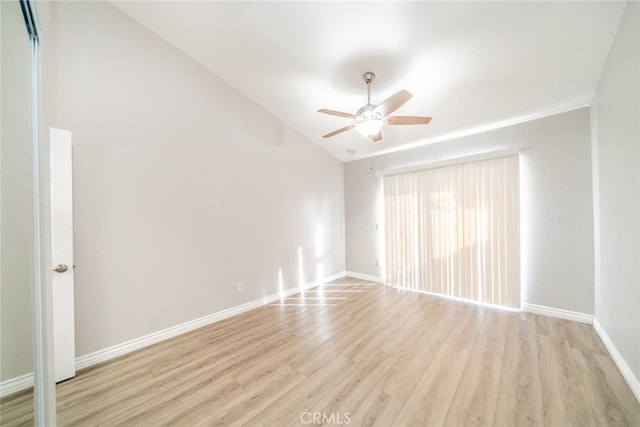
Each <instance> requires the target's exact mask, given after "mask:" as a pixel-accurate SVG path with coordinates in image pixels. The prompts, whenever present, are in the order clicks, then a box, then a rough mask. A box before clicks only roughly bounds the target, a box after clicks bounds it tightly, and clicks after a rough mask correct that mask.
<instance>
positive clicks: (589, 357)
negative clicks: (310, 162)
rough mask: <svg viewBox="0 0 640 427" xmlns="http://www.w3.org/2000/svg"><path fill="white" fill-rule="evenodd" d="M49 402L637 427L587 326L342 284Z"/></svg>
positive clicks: (196, 411) (20, 415) (12, 401)
mask: <svg viewBox="0 0 640 427" xmlns="http://www.w3.org/2000/svg"><path fill="white" fill-rule="evenodd" d="M322 298H324V300H323V299H322ZM335 298H344V299H335ZM289 303H293V305H291V304H289ZM56 390H57V401H58V408H57V412H58V425H59V426H62V427H64V426H86V425H87V426H88V425H91V426H93V425H102V426H153V427H155V426H160V425H174V426H180V427H182V426H185V427H189V426H194V425H202V426H210V425H225V426H239V425H245V426H251V427H259V426H274V427H281V426H286V425H302V426H304V425H309V424H311V425H314V424H313V423H309V422H310V421H316V420H317V421H318V422H317V423H315V425H319V424H323V425H345V421H346V416H347V415H348V416H349V420H350V423H349V424H350V425H357V426H369V425H378V426H385V427H386V426H392V425H397V426H429V425H438V426H440V425H453V426H458V425H463V426H468V425H475V424H482V425H491V424H493V425H496V426H505V427H507V426H508V427H511V426H527V425H531V426H543V425H546V426H551V427H555V426H562V427H565V426H567V427H568V426H580V427H582V426H589V425H597V426H608V425H621V426H634V427H637V426H639V425H640V403H638V401H637V400H636V399H635V396H634V395H633V393H632V392H631V390H630V389H629V387H628V386H627V384H626V383H625V381H624V378H623V377H622V376H621V375H620V373H619V372H618V370H617V368H616V366H615V363H614V362H613V360H612V359H611V357H610V356H609V354H608V353H607V351H606V348H605V347H604V345H603V344H602V342H601V341H600V339H599V337H598V336H597V334H596V333H595V331H594V329H593V327H592V326H591V325H586V324H581V323H576V322H571V321H567V320H562V319H553V318H549V317H545V316H540V315H534V314H529V313H519V312H512V311H504V310H498V309H494V308H489V307H484V306H478V305H474V304H469V303H465V302H461V301H452V300H450V299H445V298H440V297H437V296H434V295H426V294H421V293H417V292H414V291H407V290H398V289H395V288H393V287H389V286H383V285H378V284H374V283H371V282H367V281H363V280H360V279H352V278H342V279H338V280H336V281H334V282H332V283H329V284H326V285H324V286H321V287H317V288H315V289H313V290H308V291H305V293H304V295H302V294H298V295H292V296H290V297H288V298H287V299H283V300H282V301H280V300H278V301H276V302H274V303H273V304H268V305H265V306H262V307H259V308H257V309H255V310H252V311H249V312H245V313H242V314H240V315H238V316H234V317H232V318H227V319H224V320H222V321H220V322H217V323H214V324H211V325H208V326H205V327H202V328H200V329H197V330H194V331H191V332H189V333H186V334H184V335H181V336H177V337H174V338H172V339H169V340H166V341H163V342H160V343H157V344H154V345H152V346H149V347H147V348H143V349H141V350H138V351H135V352H132V353H129V354H126V355H123V356H121V357H118V358H116V359H113V360H110V361H107V362H104V363H101V364H99V365H95V366H92V367H90V368H87V369H83V370H81V371H80V372H79V373H78V375H77V376H76V377H75V378H72V379H70V380H68V381H65V382H62V383H60V384H58V385H57V387H56ZM32 399H33V396H32V393H31V392H30V391H26V392H22V393H17V394H15V395H13V396H8V397H5V398H3V399H1V400H0V417H1V418H0V425H2V426H3V427H4V426H30V425H33V402H32ZM301 416H306V417H307V418H306V419H302V418H301ZM308 417H316V419H315V420H314V419H311V418H308ZM317 417H320V418H317ZM304 421H306V422H304Z"/></svg>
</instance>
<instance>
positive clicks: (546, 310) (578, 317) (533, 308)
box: [522, 302, 593, 325]
mask: <svg viewBox="0 0 640 427" xmlns="http://www.w3.org/2000/svg"><path fill="white" fill-rule="evenodd" d="M522 310H523V311H526V312H529V313H533V314H542V315H544V316H551V317H558V318H560V319H565V320H573V321H574V322H580V323H588V324H590V325H592V324H593V316H592V315H591V314H586V313H580V312H577V311H569V310H563V309H561V308H553V307H545V306H543V305H535V304H529V303H526V302H525V303H523V304H522Z"/></svg>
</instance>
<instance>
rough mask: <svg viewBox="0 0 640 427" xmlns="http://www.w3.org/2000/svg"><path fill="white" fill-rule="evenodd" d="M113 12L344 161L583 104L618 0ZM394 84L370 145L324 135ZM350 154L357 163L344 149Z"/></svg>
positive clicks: (174, 6)
mask: <svg viewBox="0 0 640 427" xmlns="http://www.w3.org/2000/svg"><path fill="white" fill-rule="evenodd" d="M114 4H115V5H116V6H117V7H118V8H120V9H121V10H122V11H124V12H125V13H126V14H128V15H130V16H131V17H133V18H134V19H136V20H137V21H139V22H140V23H142V24H143V25H145V26H147V27H148V28H149V29H151V30H152V31H154V32H155V33H157V34H158V35H159V36H160V37H162V38H164V39H165V40H167V41H168V42H169V43H171V44H173V45H174V46H176V47H177V48H179V49H180V50H182V51H183V52H184V53H186V54H187V55H189V56H191V57H192V58H193V59H195V60H196V61H197V62H199V63H200V64H202V65H204V66H205V67H207V68H208V69H209V70H211V72H213V73H214V74H216V75H217V76H219V77H220V78H222V79H223V80H225V81H226V82H228V83H229V84H230V85H232V86H234V87H235V88H236V89H238V90H239V91H241V92H243V93H244V94H245V95H246V96H248V97H249V98H251V99H253V100H254V101H255V102H256V103H258V104H260V105H261V106H263V107H264V108H265V109H267V110H268V111H270V112H271V113H272V114H274V115H275V116H276V117H278V118H279V119H280V120H282V121H283V122H284V123H286V124H287V125H289V126H290V127H292V128H293V129H296V130H297V131H298V132H300V133H301V134H303V135H305V136H306V137H307V138H309V139H310V140H311V141H313V142H315V143H316V144H318V145H320V146H321V147H322V148H324V149H325V150H327V151H328V152H329V153H331V154H332V155H334V156H335V157H337V158H338V159H341V160H343V161H350V160H354V159H358V158H363V157H368V156H372V155H375V154H380V153H384V152H390V151H395V150H399V149H403V148H408V147H413V146H417V145H423V144H428V143H433V142H436V141H442V140H446V139H448V138H451V137H453V136H458V135H464V134H469V133H475V132H478V131H481V130H486V129H490V128H494V127H499V126H503V125H506V124H509V123H515V122H519V121H523V120H528V119H532V118H536V117H542V116H546V115H549V114H553V113H557V112H562V111H567V110H571V109H575V108H579V107H583V106H586V105H589V104H590V102H591V98H592V96H593V93H594V90H595V87H596V84H597V81H598V78H599V76H600V72H601V70H602V67H603V65H604V61H605V60H606V57H607V54H608V51H609V47H610V46H611V43H612V41H613V38H614V36H615V32H616V30H617V26H618V23H619V21H620V17H621V15H622V12H623V9H624V6H625V3H624V2H622V3H621V2H594V1H584V2H583V1H573V2H482V1H473V2H400V1H378V2H326V1H325V2H265V1H259V2H214V1H208V2H207V1H200V2H184V1H183V2H165V1H143V2H116V3H114ZM365 71H373V72H375V73H376V75H377V78H376V80H375V82H374V83H373V86H372V103H374V104H377V103H380V102H382V101H383V100H384V99H386V98H387V97H388V96H390V95H392V94H393V93H395V92H397V91H398V90H400V89H406V90H408V91H409V92H411V93H412V94H413V98H412V99H411V100H409V102H407V103H406V104H405V105H404V106H403V107H401V108H400V109H399V110H398V111H397V112H396V113H395V114H397V115H426V116H431V117H433V120H432V122H431V124H429V125H427V126H386V127H385V128H384V129H383V134H384V138H383V140H382V141H381V142H379V143H372V142H371V141H370V140H368V139H365V138H364V137H362V136H360V135H359V134H358V133H357V132H356V131H355V130H352V131H348V132H345V133H343V134H340V135H337V136H335V137H333V138H329V139H323V138H322V135H324V134H326V133H328V132H329V131H333V130H335V129H338V128H340V127H343V126H346V125H347V124H349V120H348V119H343V118H340V117H333V116H328V115H324V114H320V113H317V112H316V111H317V110H318V109H319V108H328V109H334V110H340V111H346V112H353V113H355V111H356V110H357V109H358V108H359V107H361V106H362V105H364V104H366V87H365V85H364V83H363V82H362V74H363V73H364V72H365ZM349 149H353V150H355V151H356V154H355V155H349V154H347V150H349Z"/></svg>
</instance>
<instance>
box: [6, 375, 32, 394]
mask: <svg viewBox="0 0 640 427" xmlns="http://www.w3.org/2000/svg"><path fill="white" fill-rule="evenodd" d="M29 387H33V372H29V373H28V374H24V375H20V376H19V377H15V378H11V379H8V380H6V381H2V382H1V383H0V397H4V396H8V395H10V394H13V393H17V392H19V391H22V390H25V389H27V388H29Z"/></svg>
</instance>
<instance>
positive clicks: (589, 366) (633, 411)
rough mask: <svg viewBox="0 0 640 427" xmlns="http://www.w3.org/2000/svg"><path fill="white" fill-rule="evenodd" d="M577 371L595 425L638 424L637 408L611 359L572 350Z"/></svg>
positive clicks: (639, 418)
mask: <svg viewBox="0 0 640 427" xmlns="http://www.w3.org/2000/svg"><path fill="white" fill-rule="evenodd" d="M573 355H574V357H575V360H576V362H577V366H578V372H579V373H580V377H581V379H582V383H583V384H584V386H585V390H586V394H587V397H588V399H589V403H590V404H591V408H592V409H593V412H594V414H595V419H596V422H597V423H598V424H599V425H608V426H633V425H635V426H640V410H638V405H636V404H635V402H634V400H635V399H634V396H633V393H632V392H631V390H630V389H629V387H628V386H627V384H626V382H625V381H624V378H623V377H622V375H621V374H620V372H619V371H618V368H617V367H616V366H615V364H614V363H613V361H612V360H611V358H609V357H606V356H603V355H601V354H598V353H585V352H584V351H583V350H578V349H573Z"/></svg>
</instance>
